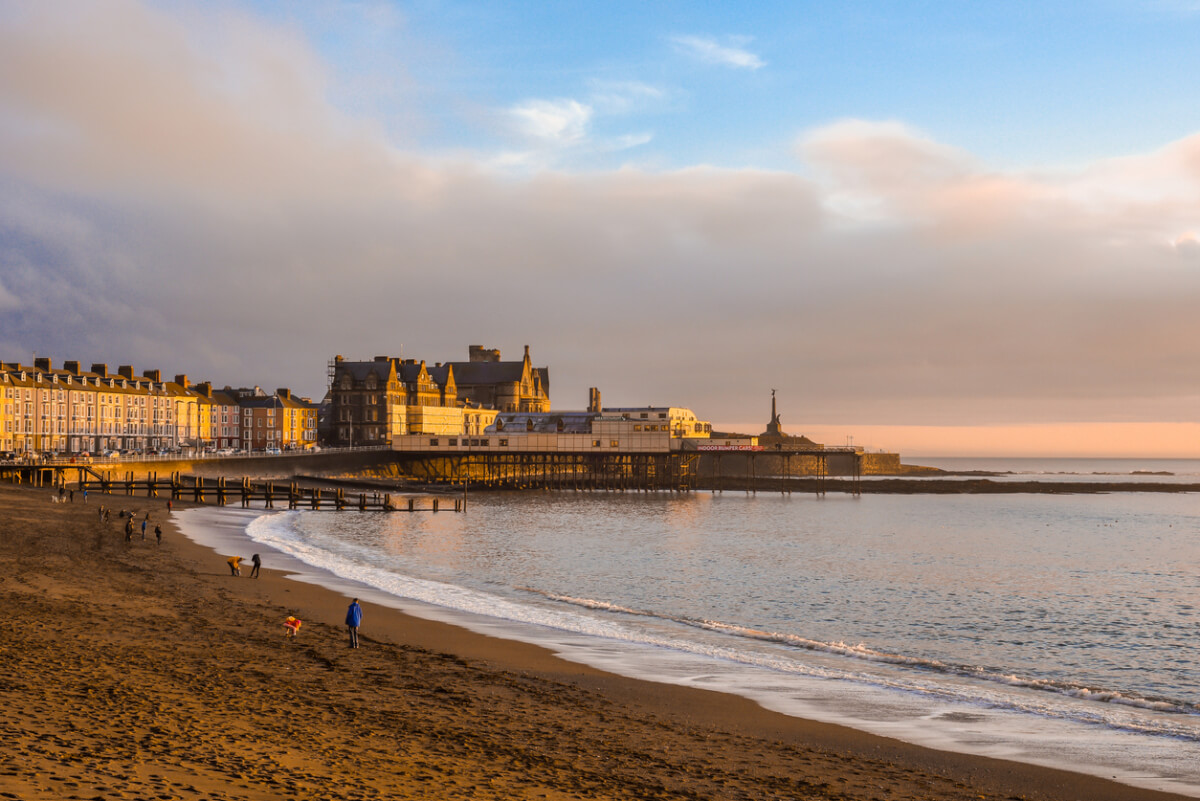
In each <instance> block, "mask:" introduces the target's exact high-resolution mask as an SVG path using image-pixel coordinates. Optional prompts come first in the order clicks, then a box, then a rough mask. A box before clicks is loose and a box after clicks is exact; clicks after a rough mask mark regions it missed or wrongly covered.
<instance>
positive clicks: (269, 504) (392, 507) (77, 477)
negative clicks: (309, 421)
mask: <svg viewBox="0 0 1200 801" xmlns="http://www.w3.org/2000/svg"><path fill="white" fill-rule="evenodd" d="M72 473H74V476H72V475H71V474H72ZM4 477H5V478H7V479H8V480H10V481H12V482H13V483H17V484H28V485H30V486H35V487H49V488H54V487H62V488H67V487H70V488H72V489H74V491H76V492H81V491H87V492H90V493H98V494H103V495H110V496H111V495H126V496H130V497H133V496H142V497H146V498H162V497H166V498H170V499H172V500H182V501H191V502H193V503H210V504H215V505H217V506H230V505H233V504H237V505H240V506H241V508H243V509H248V508H251V507H255V506H258V507H260V508H263V509H276V508H279V509H311V510H318V511H320V510H325V511H343V510H355V511H360V512H438V511H451V510H453V511H455V512H463V511H466V499H465V497H435V496H421V497H417V496H411V495H410V496H406V497H404V496H396V497H393V496H392V494H391V493H387V492H384V493H380V492H351V491H347V490H346V489H345V488H342V487H335V488H322V487H315V486H302V485H301V484H300V483H299V482H296V481H254V480H251V479H249V478H240V479H229V478H226V477H216V478H205V477H202V476H185V475H182V474H180V473H178V472H174V473H171V474H170V475H169V476H167V477H160V476H159V475H158V474H157V473H153V472H151V473H147V474H146V475H145V476H144V477H141V478H135V474H134V473H133V472H132V471H127V472H126V473H125V474H124V475H123V476H122V477H120V478H118V477H116V476H115V475H114V471H102V470H97V469H95V468H94V467H92V466H89V465H80V464H70V465H21V466H14V467H10V468H6V469H5V470H4Z"/></svg>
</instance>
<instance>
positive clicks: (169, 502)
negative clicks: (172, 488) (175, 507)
mask: <svg viewBox="0 0 1200 801" xmlns="http://www.w3.org/2000/svg"><path fill="white" fill-rule="evenodd" d="M167 514H171V499H170V498H167Z"/></svg>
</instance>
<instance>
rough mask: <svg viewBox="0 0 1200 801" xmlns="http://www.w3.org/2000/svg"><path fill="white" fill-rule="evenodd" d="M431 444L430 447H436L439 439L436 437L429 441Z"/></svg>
mask: <svg viewBox="0 0 1200 801" xmlns="http://www.w3.org/2000/svg"><path fill="white" fill-rule="evenodd" d="M429 444H430V445H433V446H436V445H437V444H438V440H437V437H434V438H433V439H431V440H429Z"/></svg>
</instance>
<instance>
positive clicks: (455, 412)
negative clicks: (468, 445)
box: [328, 345, 550, 446]
mask: <svg viewBox="0 0 1200 801" xmlns="http://www.w3.org/2000/svg"><path fill="white" fill-rule="evenodd" d="M469 353H470V360H469V361H466V362H446V363H442V362H438V363H436V364H434V365H433V367H430V366H429V365H428V364H427V363H426V362H425V361H424V360H421V361H417V360H415V359H399V358H393V357H388V356H376V357H375V358H374V359H373V360H371V361H348V360H346V359H344V358H342V357H341V356H336V357H334V360H333V362H331V364H330V389H329V421H328V431H329V437H330V442H331V444H334V445H338V446H355V445H388V444H390V443H391V441H392V438H393V437H395V436H398V435H408V434H439V435H440V434H464V433H465V434H471V433H478V432H480V431H482V430H483V429H484V428H486V427H487V426H488V425H490V424H491V422H492V420H494V419H495V416H496V414H497V413H498V412H501V411H512V412H521V411H523V412H546V411H549V410H550V372H549V368H546V367H538V368H535V367H533V366H532V364H531V362H530V359H529V347H528V346H526V348H525V355H524V358H523V359H522V360H520V361H511V362H506V361H502V360H501V358H500V351H498V350H494V349H487V348H483V347H481V346H478V345H472V346H471V348H470V351H469Z"/></svg>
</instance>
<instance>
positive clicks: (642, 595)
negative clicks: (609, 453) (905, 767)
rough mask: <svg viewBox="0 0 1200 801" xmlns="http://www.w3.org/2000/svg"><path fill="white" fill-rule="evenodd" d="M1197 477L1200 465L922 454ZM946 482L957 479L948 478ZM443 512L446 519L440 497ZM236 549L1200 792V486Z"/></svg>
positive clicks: (778, 498)
mask: <svg viewBox="0 0 1200 801" xmlns="http://www.w3.org/2000/svg"><path fill="white" fill-rule="evenodd" d="M905 461H906V463H912V464H923V465H928V466H932V467H941V468H943V469H946V470H949V471H955V472H967V473H971V472H976V471H986V472H989V473H994V474H996V477H995V480H1022V481H1028V480H1039V481H1100V480H1102V481H1122V482H1125V481H1129V482H1138V481H1153V482H1156V483H1161V482H1179V483H1189V484H1190V483H1198V484H1200V460H1138V459H1109V460H1097V459H1078V460H1063V459H969V458H961V457H960V458H955V459H940V458H937V457H906V459H905ZM929 480H941V479H929ZM443 508H445V505H443ZM178 518H179V521H180V523H181V525H182V528H183V530H184V532H185V534H187V535H188V536H190V537H192V538H194V539H196V540H198V541H200V542H201V543H203V544H206V545H209V546H210V547H213V548H214V549H215V550H217V551H219V552H220V553H222V554H238V553H240V554H242V555H244V556H248V555H249V554H250V553H254V552H258V553H261V554H263V561H264V563H265V564H266V565H267V566H268V567H274V568H283V569H287V570H291V571H294V573H295V578H296V579H297V580H300V581H307V582H312V583H317V584H321V585H325V586H328V587H331V588H333V589H336V590H340V591H343V592H345V593H347V594H350V595H357V596H358V597H360V598H361V599H363V601H364V602H365V604H366V608H367V620H366V623H365V625H364V631H369V627H370V605H371V604H379V605H387V606H392V607H396V608H399V609H402V610H404V611H406V612H409V613H411V614H416V615H421V616H423V617H427V618H432V619H436V620H442V621H445V622H449V623H453V624H456V625H460V626H465V627H467V628H470V629H472V630H475V631H479V632H482V633H486V634H489V635H493V636H499V637H506V638H510V639H514V640H521V641H525V642H530V643H535V644H538V645H542V646H545V647H546V648H549V649H551V650H552V651H554V652H555V653H557V654H559V655H560V656H562V657H563V658H566V659H569V660H574V661H577V662H581V663H586V664H588V665H592V666H594V667H597V668H601V669H605V670H608V671H611V672H614V673H618V674H623V675H627V676H631V677H635V678H641V679H648V680H651V681H658V682H669V683H673V684H679V685H687V686H693V687H700V688H705V689H709V690H715V691H719V692H725V693H732V694H735V695H739V696H744V697H746V698H749V699H753V700H754V701H756V702H758V703H759V704H761V705H762V706H764V707H766V708H768V709H772V710H775V711H778V712H782V713H784V714H788V715H795V716H798V717H803V718H808V719H813V720H819V721H827V722H830V723H837V724H841V725H845V726H850V727H853V728H856V729H859V730H862V731H866V732H871V733H875V734H880V735H884V736H888V737H893V738H897V739H900V740H903V741H907V742H911V743H915V744H918V745H924V746H929V747H933V748H938V749H942V750H949V751H957V752H963V753H970V754H978V755H984V756H991V757H999V758H1003V759H1010V760H1015V761H1019V762H1026V763H1033V764H1038V765H1045V766H1049V767H1056V768H1063V769H1067V770H1071V771H1076V772H1082V773H1088V774H1093V775H1096V776H1102V777H1106V778H1111V779H1115V780H1116V781H1118V782H1122V783H1126V784H1129V785H1134V786H1140V787H1147V788H1153V789H1161V790H1168V791H1172V792H1176V793H1181V794H1184V795H1189V796H1194V797H1200V494H1197V493H1192V492H1180V493H1158V492H1137V491H1133V492H1120V493H1107V494H1092V493H1086V494H1011V495H1009V494H970V495H944V494H914V495H892V494H880V495H872V494H870V493H863V494H862V495H860V496H854V495H849V494H838V493H829V494H827V495H825V496H817V495H810V494H799V493H795V494H784V493H778V492H774V493H767V492H758V493H746V492H723V493H714V492H691V493H664V492H659V493H631V492H624V493H620V492H572V491H565V492H564V491H557V492H550V491H546V492H529V493H475V492H472V493H470V495H469V498H468V503H467V511H466V512H465V513H454V512H447V511H443V512H439V513H436V514H435V513H430V512H425V513H412V514H408V513H390V514H389V513H382V512H350V511H346V512H340V513H331V512H328V511H264V510H261V509H259V510H242V509H217V508H201V509H194V510H188V511H185V512H183V513H181V514H179V515H178Z"/></svg>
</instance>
